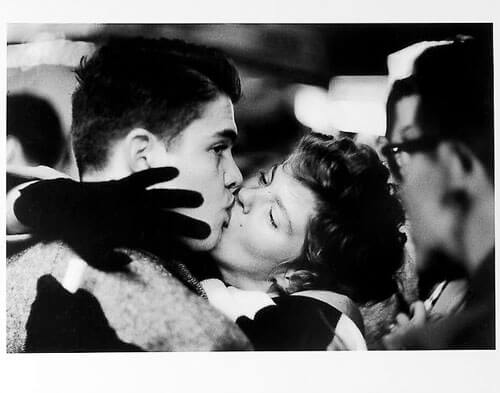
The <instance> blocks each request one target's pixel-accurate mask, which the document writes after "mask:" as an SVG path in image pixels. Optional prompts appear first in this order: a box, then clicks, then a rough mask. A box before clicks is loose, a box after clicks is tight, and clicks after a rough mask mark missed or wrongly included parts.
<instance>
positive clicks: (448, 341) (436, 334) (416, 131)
mask: <svg viewBox="0 0 500 393" xmlns="http://www.w3.org/2000/svg"><path fill="white" fill-rule="evenodd" d="M491 59H492V58H491V47H487V46H486V45H484V44H483V43H482V42H479V41H475V40H473V39H470V40H457V41H454V42H452V43H450V44H448V45H441V46H437V47H432V48H429V49H427V50H426V51H424V53H423V54H422V55H421V56H420V57H419V58H418V59H417V60H416V62H415V65H414V69H413V74H412V75H411V76H410V77H408V78H406V79H402V80H399V81H397V82H395V83H394V85H393V88H392V90H391V93H390V95H389V98H388V102H387V120H388V121H387V138H388V140H389V142H390V143H389V144H388V145H387V146H385V147H384V148H383V153H384V154H385V156H386V157H387V161H388V163H389V166H390V167H391V170H392V173H393V175H394V177H395V179H396V180H398V181H399V182H400V185H401V186H400V187H401V188H400V190H401V195H402V198H403V200H404V203H405V206H406V209H407V213H408V219H409V224H410V228H411V235H412V238H413V240H414V242H415V249H416V254H417V255H416V258H417V267H418V270H419V272H420V273H421V274H422V275H423V276H425V275H426V274H428V273H429V272H431V271H433V272H440V273H441V274H442V275H444V276H445V275H446V274H447V273H452V272H453V274H454V275H455V277H456V276H458V275H462V276H463V277H464V278H465V279H466V280H467V281H468V288H469V289H468V292H467V295H466V297H465V303H464V305H463V306H462V308H461V309H460V310H459V311H457V312H455V313H453V314H452V315H451V316H447V317H444V318H442V319H440V320H437V321H436V320H433V321H430V320H429V318H428V312H429V308H430V307H431V305H430V304H426V305H424V303H423V302H417V303H415V304H413V305H412V308H411V309H412V312H413V315H412V318H411V319H409V317H407V316H405V315H402V314H400V315H399V316H398V317H397V322H396V325H395V329H393V331H392V332H391V333H390V334H389V335H388V336H386V337H385V339H384V343H385V345H386V347H387V348H389V349H398V348H408V349H426V348H427V349H452V348H455V349H494V348H495V322H494V320H495V316H494V308H495V307H494V302H495V295H494V287H495V274H494V219H495V217H494V176H493V175H494V173H493V167H494V165H493V161H494V160H493V157H494V146H493V89H492V85H493V83H492V60H491Z"/></svg>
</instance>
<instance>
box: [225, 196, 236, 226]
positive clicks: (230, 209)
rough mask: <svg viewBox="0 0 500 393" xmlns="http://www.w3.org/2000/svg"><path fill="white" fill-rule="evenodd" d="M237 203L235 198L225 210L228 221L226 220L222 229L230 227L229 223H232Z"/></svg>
mask: <svg viewBox="0 0 500 393" xmlns="http://www.w3.org/2000/svg"><path fill="white" fill-rule="evenodd" d="M235 201H236V198H235V197H233V199H232V201H231V203H230V204H229V206H228V207H226V209H225V210H226V213H227V216H226V219H225V220H224V223H223V224H222V228H224V229H225V228H227V227H228V226H229V222H230V221H231V212H232V209H233V206H234V203H235Z"/></svg>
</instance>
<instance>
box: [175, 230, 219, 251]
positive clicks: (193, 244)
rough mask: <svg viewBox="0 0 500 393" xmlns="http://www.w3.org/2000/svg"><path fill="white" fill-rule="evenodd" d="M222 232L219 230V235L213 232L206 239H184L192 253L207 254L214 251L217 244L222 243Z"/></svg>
mask: <svg viewBox="0 0 500 393" xmlns="http://www.w3.org/2000/svg"><path fill="white" fill-rule="evenodd" d="M221 233H222V231H221V230H219V231H217V233H216V232H215V231H212V233H210V235H209V236H208V237H207V238H205V239H192V238H188V237H186V238H183V241H184V243H185V244H186V246H187V247H189V248H190V249H191V250H192V251H195V252H207V251H212V250H213V249H214V248H215V247H216V246H217V244H219V242H220V238H221Z"/></svg>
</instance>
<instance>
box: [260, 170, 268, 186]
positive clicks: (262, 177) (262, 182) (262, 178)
mask: <svg viewBox="0 0 500 393" xmlns="http://www.w3.org/2000/svg"><path fill="white" fill-rule="evenodd" d="M259 184H260V185H263V186H267V185H268V184H269V182H268V181H267V178H266V174H265V172H262V171H259Z"/></svg>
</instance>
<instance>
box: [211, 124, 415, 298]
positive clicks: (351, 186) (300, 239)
mask: <svg viewBox="0 0 500 393" xmlns="http://www.w3.org/2000/svg"><path fill="white" fill-rule="evenodd" d="M388 177H389V171H388V170H387V168H385V166H384V165H383V164H382V163H381V162H380V160H379V159H378V156H377V154H376V152H375V151H374V150H373V149H371V148H370V147H368V146H364V145H361V146H358V145H356V144H355V143H354V142H353V141H352V140H350V139H335V138H333V137H328V136H324V135H320V134H315V133H312V134H310V135H307V136H306V137H304V138H303V139H302V140H301V141H300V143H299V145H298V146H297V147H296V149H295V150H294V152H293V153H292V154H291V155H290V157H289V158H288V159H287V160H286V161H285V162H284V163H282V164H281V165H278V166H277V167H273V169H271V170H270V171H269V172H267V173H265V174H263V175H262V176H261V179H260V181H259V183H258V184H255V185H254V186H253V187H250V188H243V189H242V190H241V191H240V194H239V201H238V203H237V204H236V205H235V206H234V208H233V210H232V217H231V221H230V223H229V226H228V227H227V228H226V229H225V230H224V234H223V237H222V241H221V242H220V244H219V245H218V247H217V248H216V249H215V250H214V251H213V254H214V256H215V258H216V259H217V260H218V261H219V266H221V270H222V272H223V275H224V273H226V277H225V278H226V279H228V277H229V279H231V278H233V277H235V276H236V275H237V274H236V273H235V272H239V273H240V274H243V275H246V276H250V275H252V274H253V275H255V276H258V277H259V279H261V280H267V285H268V287H269V286H270V285H271V282H272V281H275V284H277V286H278V287H279V289H281V290H284V291H286V292H289V293H292V292H297V291H300V290H305V289H327V290H332V291H335V292H339V293H342V294H345V295H347V296H349V297H351V298H352V299H353V300H355V301H359V302H366V301H376V300H380V299H383V298H386V297H388V296H389V295H391V294H392V293H394V291H395V288H396V284H395V280H394V274H395V272H396V270H397V269H398V268H399V267H400V266H401V263H402V258H403V246H404V242H405V240H406V238H405V235H404V234H403V233H401V232H400V230H399V229H400V227H401V225H402V224H403V221H404V213H403V210H402V207H401V205H400V203H399V201H398V200H397V199H396V198H395V196H394V195H393V192H392V189H391V186H390V185H389V184H388V182H387V180H388Z"/></svg>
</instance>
